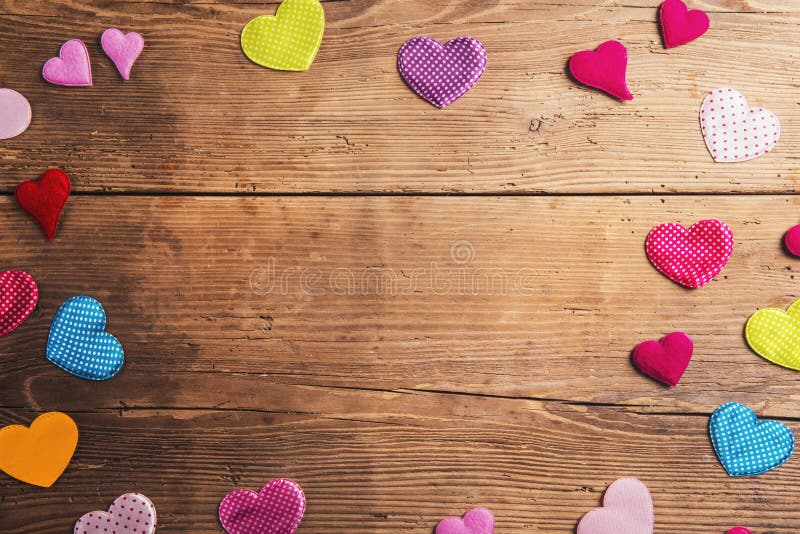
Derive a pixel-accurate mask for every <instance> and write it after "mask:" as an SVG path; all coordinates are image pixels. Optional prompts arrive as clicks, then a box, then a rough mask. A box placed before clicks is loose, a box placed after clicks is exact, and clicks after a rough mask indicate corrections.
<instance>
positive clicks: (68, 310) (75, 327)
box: [47, 295, 125, 380]
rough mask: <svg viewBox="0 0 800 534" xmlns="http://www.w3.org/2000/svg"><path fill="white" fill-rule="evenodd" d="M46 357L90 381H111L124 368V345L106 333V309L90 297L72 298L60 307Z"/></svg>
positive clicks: (52, 328)
mask: <svg viewBox="0 0 800 534" xmlns="http://www.w3.org/2000/svg"><path fill="white" fill-rule="evenodd" d="M47 359H48V360H50V361H51V362H52V363H54V364H55V365H57V366H58V367H60V368H61V369H63V370H65V371H66V372H68V373H72V374H73V375H75V376H78V377H80V378H86V379H87V380H108V379H109V378H111V377H112V376H114V375H115V374H117V373H118V372H119V370H120V369H122V363H123V362H124V361H125V353H124V352H123V350H122V344H120V342H119V341H118V340H117V338H115V337H114V336H112V335H111V334H109V333H108V332H106V312H105V310H104V309H103V306H101V305H100V303H99V302H98V301H97V300H95V299H93V298H92V297H87V296H83V295H81V296H78V297H72V298H71V299H69V300H67V301H66V302H65V303H64V304H62V305H61V307H60V308H59V309H58V312H57V313H56V316H55V318H54V319H53V323H52V324H51V325H50V336H49V337H48V338H47Z"/></svg>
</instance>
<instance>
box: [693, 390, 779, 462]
mask: <svg viewBox="0 0 800 534" xmlns="http://www.w3.org/2000/svg"><path fill="white" fill-rule="evenodd" d="M708 429H709V433H710V434H711V444H712V445H713V446H714V452H716V453H717V458H719V461H720V462H721V463H722V467H724V468H725V471H727V473H728V475H730V476H732V477H747V476H753V475H758V474H761V473H766V472H767V471H771V470H773V469H775V468H776V467H779V466H780V465H782V464H783V463H784V462H786V461H787V460H788V459H789V458H790V457H791V456H792V451H794V434H792V431H791V430H789V427H787V426H786V425H784V424H783V423H779V422H778V421H770V420H763V421H759V420H758V417H756V414H755V412H753V410H751V409H750V408H748V407H747V406H745V405H744V404H739V403H738V402H729V403H727V404H723V405H722V406H720V407H719V408H717V409H716V410H714V413H713V414H712V415H711V419H710V420H709V423H708Z"/></svg>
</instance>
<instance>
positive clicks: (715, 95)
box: [700, 87, 781, 163]
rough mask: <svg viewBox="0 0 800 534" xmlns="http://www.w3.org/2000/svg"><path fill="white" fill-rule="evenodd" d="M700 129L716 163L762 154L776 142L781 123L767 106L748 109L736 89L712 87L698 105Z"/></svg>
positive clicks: (778, 137) (779, 134) (745, 159)
mask: <svg viewBox="0 0 800 534" xmlns="http://www.w3.org/2000/svg"><path fill="white" fill-rule="evenodd" d="M700 130H701V131H702V132H703V139H704V140H705V142H706V146H707V147H708V151H709V152H710V153H711V157H712V158H714V161H716V162H718V163H732V162H735V161H747V160H749V159H753V158H757V157H759V156H763V155H764V154H766V153H767V152H769V151H770V150H772V148H773V147H774V146H775V145H776V144H777V143H778V139H780V137H781V123H780V121H779V120H778V117H776V116H775V114H774V113H772V112H771V111H770V110H768V109H764V108H751V107H749V106H748V105H747V99H745V97H744V95H742V94H741V93H740V92H739V91H736V90H734V89H728V88H724V87H723V88H721V89H715V90H714V91H713V92H711V93H710V94H708V95H707V96H706V97H705V99H703V105H702V106H700Z"/></svg>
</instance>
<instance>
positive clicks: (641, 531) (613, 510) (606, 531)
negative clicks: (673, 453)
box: [578, 478, 655, 534]
mask: <svg viewBox="0 0 800 534" xmlns="http://www.w3.org/2000/svg"><path fill="white" fill-rule="evenodd" d="M654 524H655V517H654V515H653V500H652V498H651V497H650V491H649V490H648V489H647V486H645V485H644V484H643V483H642V482H641V481H640V480H638V479H636V478H620V479H618V480H617V481H616V482H614V483H613V484H611V485H610V486H609V487H608V489H607V490H606V494H605V496H604V497H603V507H602V508H595V509H594V510H592V511H591V512H589V513H587V514H586V515H584V516H583V518H582V519H581V522H580V523H579V524H578V534H653V528H654Z"/></svg>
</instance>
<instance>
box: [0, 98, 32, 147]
mask: <svg viewBox="0 0 800 534" xmlns="http://www.w3.org/2000/svg"><path fill="white" fill-rule="evenodd" d="M31 116H32V115H31V104H30V102H28V99H27V98H25V97H24V96H22V95H21V94H19V93H18V92H16V91H15V90H13V89H0V139H10V138H12V137H16V136H18V135H19V134H21V133H22V132H24V131H25V130H27V129H28V126H30V124H31Z"/></svg>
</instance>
